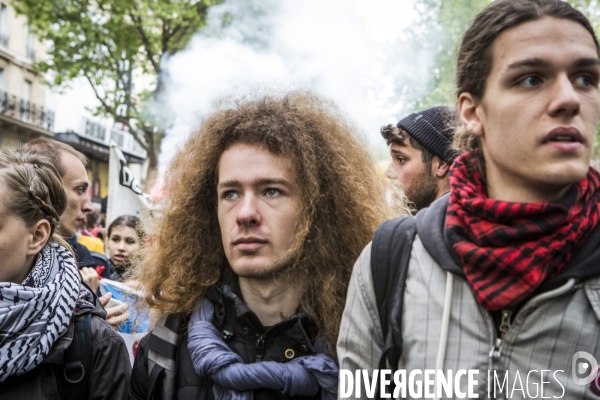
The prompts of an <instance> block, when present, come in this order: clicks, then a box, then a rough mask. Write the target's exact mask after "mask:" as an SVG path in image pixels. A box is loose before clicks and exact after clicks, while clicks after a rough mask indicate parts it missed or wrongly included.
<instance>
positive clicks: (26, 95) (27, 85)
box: [21, 80, 31, 121]
mask: <svg viewBox="0 0 600 400" xmlns="http://www.w3.org/2000/svg"><path fill="white" fill-rule="evenodd" d="M30 99H31V81H28V80H25V81H23V99H22V100H21V120H23V121H27V120H28V119H29V111H30V110H31V102H30Z"/></svg>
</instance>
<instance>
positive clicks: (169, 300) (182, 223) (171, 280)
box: [135, 92, 390, 353]
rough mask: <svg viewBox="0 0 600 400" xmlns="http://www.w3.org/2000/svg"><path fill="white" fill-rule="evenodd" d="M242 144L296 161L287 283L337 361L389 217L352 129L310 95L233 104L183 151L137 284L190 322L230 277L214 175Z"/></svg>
mask: <svg viewBox="0 0 600 400" xmlns="http://www.w3.org/2000/svg"><path fill="white" fill-rule="evenodd" d="M236 143H243V144H251V145H260V146H264V147H265V148H266V149H268V150H269V151H270V152H271V153H273V154H275V155H279V156H283V157H286V158H288V159H290V160H291V161H292V165H293V169H294V172H295V176H296V179H297V184H298V186H299V188H300V191H301V204H302V209H301V212H300V217H299V222H298V223H297V227H296V232H295V240H294V243H295V245H294V246H295V248H294V251H293V254H294V258H293V261H292V264H291V266H290V267H289V268H288V269H287V270H286V273H289V274H292V275H291V277H292V278H293V279H294V280H295V281H297V282H299V284H301V285H302V287H304V288H306V290H305V292H304V294H303V296H302V298H301V301H300V303H301V304H300V305H301V307H302V308H303V310H304V311H305V312H306V313H307V314H308V315H309V316H311V317H312V318H313V319H314V321H315V322H316V324H317V326H318V327H319V331H320V332H321V334H322V336H323V337H324V339H325V345H326V348H327V350H328V351H329V352H331V353H333V352H334V349H335V343H336V340H337V334H338V330H339V324H340V320H341V316H342V311H343V308H344V303H345V300H346V292H347V287H348V282H349V280H350V273H351V270H352V266H353V264H354V261H355V260H356V259H357V258H358V256H359V254H360V252H361V250H362V249H363V247H364V246H365V245H366V244H367V243H368V242H369V241H370V240H371V236H372V234H373V232H374V231H375V229H376V228H377V226H378V225H379V224H380V223H381V222H382V221H384V220H385V219H386V218H388V217H389V216H390V212H389V210H388V207H387V205H386V202H385V198H384V189H383V185H382V184H381V182H380V180H379V179H378V178H377V175H376V172H375V166H374V164H373V162H372V160H371V158H370V156H369V155H368V153H367V152H366V150H365V149H366V148H367V146H365V144H364V143H363V141H362V139H361V136H360V134H359V133H358V131H357V130H356V128H355V127H354V126H353V125H352V124H351V123H350V122H348V119H347V118H346V117H345V116H344V115H342V114H341V112H340V111H339V110H338V109H337V107H336V106H335V105H334V104H333V103H331V102H328V101H325V100H323V99H321V98H319V97H318V96H316V95H314V94H311V93H308V92H291V93H288V94H284V95H267V96H262V97H258V98H251V97H250V98H243V99H238V100H232V99H227V100H224V101H222V102H221V103H220V105H219V107H218V110H217V111H216V112H215V113H214V114H212V115H211V116H210V117H208V118H207V119H206V120H205V121H204V123H203V124H202V126H201V127H200V128H199V129H198V130H197V131H196V132H194V133H193V134H192V135H191V137H190V138H189V140H188V141H187V143H186V144H185V146H183V148H182V149H181V150H180V151H179V153H178V154H177V156H176V157H175V159H174V161H173V163H172V164H171V166H170V168H169V170H168V172H167V173H166V176H165V182H168V186H167V196H166V198H165V200H164V204H163V208H162V210H163V211H162V215H161V217H160V219H159V220H158V221H157V223H156V227H155V230H154V232H153V233H152V235H151V237H150V238H148V242H147V247H146V254H145V258H144V261H143V263H141V264H140V265H141V267H138V268H136V271H135V278H136V279H138V280H139V281H140V283H141V284H142V285H143V287H144V288H145V290H146V292H147V294H148V297H147V299H146V302H147V304H148V305H149V306H150V307H151V308H153V309H154V310H157V311H158V312H160V313H161V314H166V313H183V314H184V315H189V314H190V313H191V312H192V311H193V310H194V308H195V307H196V305H197V304H198V301H199V299H200V297H201V296H202V295H203V294H204V293H205V292H206V290H207V289H208V288H209V287H210V286H212V285H215V284H216V283H217V282H218V281H219V279H220V278H221V275H222V273H223V271H224V269H225V268H227V265H228V264H227V259H226V258H225V253H224V251H223V244H222V242H221V234H220V228H219V223H218V220H217V189H216V186H217V181H218V176H217V169H218V163H219V160H220V158H221V155H222V154H223V152H224V151H225V150H226V149H227V148H229V147H230V146H232V145H233V144H236Z"/></svg>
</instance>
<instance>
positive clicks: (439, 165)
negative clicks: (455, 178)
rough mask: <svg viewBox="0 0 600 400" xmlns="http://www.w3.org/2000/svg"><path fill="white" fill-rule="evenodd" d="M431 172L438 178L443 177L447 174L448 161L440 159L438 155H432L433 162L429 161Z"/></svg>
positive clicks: (448, 168)
mask: <svg viewBox="0 0 600 400" xmlns="http://www.w3.org/2000/svg"><path fill="white" fill-rule="evenodd" d="M431 166H432V169H433V171H432V172H433V173H434V174H435V176H437V177H438V178H443V177H445V176H446V175H447V174H448V171H449V170H450V163H449V162H446V161H444V160H442V159H441V158H439V157H438V156H433V162H432V163H431Z"/></svg>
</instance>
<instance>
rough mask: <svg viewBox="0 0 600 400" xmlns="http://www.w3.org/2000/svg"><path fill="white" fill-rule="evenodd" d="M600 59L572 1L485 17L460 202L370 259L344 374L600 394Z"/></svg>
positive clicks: (346, 328)
mask: <svg viewBox="0 0 600 400" xmlns="http://www.w3.org/2000/svg"><path fill="white" fill-rule="evenodd" d="M599 49H600V46H599V45H598V40H597V39H596V37H595V35H594V30H593V28H592V26H591V24H590V22H589V21H588V20H587V18H586V17H585V16H584V15H583V14H582V13H580V12H579V11H577V10H576V9H574V8H573V7H572V6H571V5H570V4H569V3H567V2H564V1H561V0H498V1H494V2H492V3H491V4H490V5H488V6H487V7H486V9H484V10H483V11H482V12H480V13H479V14H478V16H477V17H476V18H475V20H474V22H473V24H472V25H471V27H470V28H469V29H468V30H467V32H466V33H465V36H464V38H463V40H462V44H461V47H460V50H459V53H458V62H457V82H456V84H457V97H458V112H459V115H460V118H461V121H462V126H461V127H460V128H459V129H458V130H457V132H456V134H455V137H454V140H455V143H456V144H457V145H458V146H459V148H460V150H461V151H462V154H461V155H459V156H458V158H457V159H456V160H455V161H454V164H453V166H452V169H451V175H450V193H449V195H447V196H443V197H442V198H440V199H438V200H436V201H435V202H433V203H432V204H431V206H430V207H429V208H427V209H424V210H422V211H421V212H419V214H417V216H416V217H410V218H407V219H404V220H396V221H390V222H386V223H385V224H384V225H382V227H381V228H379V229H378V232H377V233H376V234H375V236H374V240H373V243H372V245H369V247H367V248H366V249H365V250H364V252H363V254H362V255H361V257H360V258H359V260H358V261H357V263H356V265H355V268H354V271H353V276H352V280H351V283H350V287H349V289H348V303H347V306H346V309H345V311H344V317H343V319H342V324H341V329H340V337H339V342H338V355H339V360H340V368H341V369H348V370H350V371H354V370H356V369H369V370H373V369H377V368H382V366H386V365H387V366H388V367H387V368H392V369H398V371H397V372H398V374H397V376H398V377H400V376H401V374H402V370H404V373H406V372H407V371H410V374H411V376H413V377H414V376H415V372H416V373H418V372H419V371H420V372H421V373H423V371H428V370H429V371H433V373H434V375H435V376H433V375H429V376H426V373H427V372H425V373H424V374H425V376H424V375H421V377H423V379H419V378H417V379H416V381H417V382H413V383H415V384H416V385H419V384H423V385H427V386H428V387H427V388H425V387H424V386H421V388H422V389H423V392H425V393H431V391H434V388H435V392H436V393H435V394H436V395H437V397H438V398H440V397H443V398H455V397H465V396H466V393H467V392H469V393H471V395H470V397H479V398H517V397H519V398H550V397H554V398H569V399H584V398H594V397H596V395H598V394H600V387H598V379H600V378H598V379H597V380H596V382H595V384H594V382H593V380H594V378H595V377H596V375H597V372H598V365H597V360H598V359H600V346H599V345H598V344H599V341H598V338H599V337H600V302H599V301H598V299H599V298H600V297H599V293H600V292H599V287H600V245H599V244H600V228H599V227H598V225H599V224H598V223H599V221H600V208H599V207H598V204H599V202H600V174H599V173H598V171H596V170H595V169H594V168H591V167H590V157H591V154H592V149H593V146H594V138H595V135H596V127H597V123H598V118H599V115H600V95H599V93H598V83H599V81H600V61H599V58H598V56H599ZM415 232H416V234H415ZM382 245H386V246H387V250H386V249H385V248H384V247H382ZM381 249H384V252H383V253H381V252H380V250H381ZM401 255H403V256H404V258H402V257H401ZM396 260H399V261H398V262H395V261H396ZM380 261H381V263H380ZM386 262H389V264H388V266H386V265H385V263H386ZM386 276H387V277H388V278H386ZM393 276H395V278H392V279H389V277H393ZM381 289H383V290H381ZM390 299H391V300H390ZM383 368H385V367H383ZM448 371H451V373H450V375H448ZM452 371H453V372H454V374H452ZM459 371H462V372H465V375H463V376H462V377H461V375H460V372H459ZM466 371H469V377H467V376H466ZM440 373H443V374H444V375H445V376H444V377H440ZM407 376H408V375H407ZM442 379H445V381H443V380H442ZM448 379H450V380H451V381H452V382H453V383H454V385H453V387H449V386H448V385H447V384H444V383H440V382H448V381H447V380H448ZM428 382H437V385H429V384H428ZM409 385H410V386H411V387H410V388H407V386H409ZM593 385H595V386H593ZM388 388H389V387H388ZM396 389H397V393H396V394H399V395H403V394H404V393H406V389H408V390H409V391H410V392H411V393H414V391H415V390H416V389H415V385H411V384H410V383H409V384H407V385H405V386H404V387H402V385H401V384H400V385H397V386H396V387H395V390H396ZM592 391H595V393H596V395H594V394H593V393H592ZM363 393H364V391H363ZM354 395H356V393H355V394H354ZM477 395H478V396H477ZM410 396H411V397H415V395H414V394H410Z"/></svg>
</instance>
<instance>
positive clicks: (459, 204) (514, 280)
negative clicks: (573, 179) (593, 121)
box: [446, 153, 600, 310]
mask: <svg viewBox="0 0 600 400" xmlns="http://www.w3.org/2000/svg"><path fill="white" fill-rule="evenodd" d="M471 156H472V155H471V154H469V153H465V154H463V155H461V156H460V157H458V158H457V160H456V161H455V163H454V164H453V166H452V172H451V175H450V188H451V191H450V199H449V202H448V212H447V215H446V229H447V230H448V236H449V237H450V240H451V242H452V243H451V244H452V249H453V250H454V252H456V254H457V255H458V257H459V258H460V260H461V262H462V266H463V269H464V272H465V275H466V277H467V279H468V280H469V282H470V283H471V286H472V287H473V290H474V291H475V296H476V297H477V301H478V302H479V304H481V305H482V306H483V307H484V308H486V309H487V310H501V309H505V308H511V307H514V306H516V305H518V304H519V303H520V302H522V301H524V300H526V299H527V298H528V297H529V296H531V295H532V294H533V292H534V291H535V290H536V289H537V288H539V287H540V285H542V284H543V283H544V282H546V281H547V280H548V279H549V278H552V277H554V276H556V275H557V274H559V273H560V272H561V271H562V269H563V268H564V267H565V265H567V263H568V262H569V261H570V260H571V258H572V257H573V254H574V253H575V251H577V250H578V249H579V248H580V247H581V246H582V245H583V244H584V243H585V241H586V240H587V238H588V237H589V235H590V233H591V232H592V230H593V229H594V228H595V227H596V225H597V224H598V220H599V219H600V210H599V207H598V201H599V198H600V197H599V193H598V188H599V187H600V174H599V173H598V171H596V170H595V169H593V168H590V170H589V171H588V173H587V175H586V177H585V178H583V180H581V182H579V183H578V184H576V185H575V186H574V188H573V190H574V191H575V192H576V193H575V195H576V196H575V201H574V203H573V204H572V205H571V206H570V207H569V206H566V205H563V204H560V203H556V202H549V203H544V202H537V203H511V202H507V201H498V200H494V199H490V198H488V197H487V195H486V189H485V186H484V184H483V183H482V180H481V176H480V174H479V172H478V171H477V169H476V168H472V167H471V168H468V165H469V164H470V161H471Z"/></svg>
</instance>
